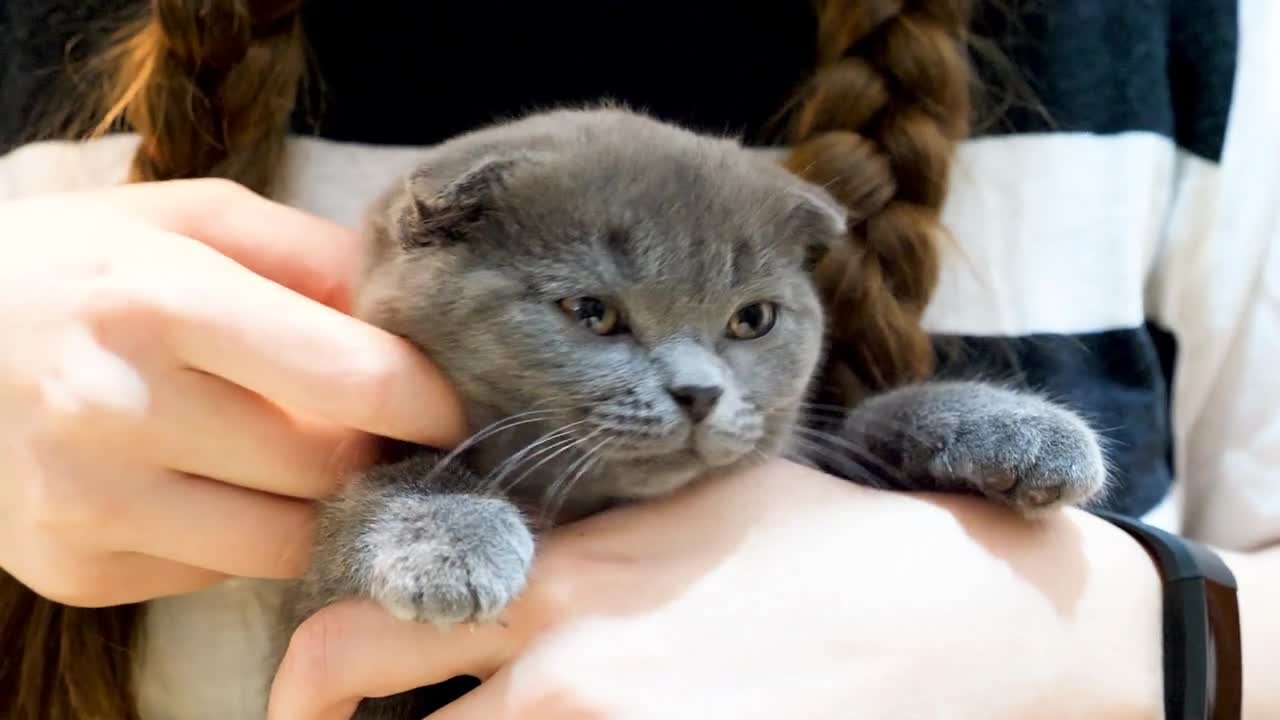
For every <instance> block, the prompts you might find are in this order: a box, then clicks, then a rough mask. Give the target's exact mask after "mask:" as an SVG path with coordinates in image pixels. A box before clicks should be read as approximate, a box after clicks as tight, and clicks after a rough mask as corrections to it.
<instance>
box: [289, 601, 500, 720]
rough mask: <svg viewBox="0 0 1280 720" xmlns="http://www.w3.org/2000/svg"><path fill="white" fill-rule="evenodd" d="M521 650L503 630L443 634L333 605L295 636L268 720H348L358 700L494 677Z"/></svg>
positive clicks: (378, 611)
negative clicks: (464, 679) (459, 679)
mask: <svg viewBox="0 0 1280 720" xmlns="http://www.w3.org/2000/svg"><path fill="white" fill-rule="evenodd" d="M521 645H522V642H521V640H520V637H519V633H518V632H517V631H515V630H512V629H508V628H506V627H503V626H502V625H498V624H485V625H463V626H458V627H454V628H450V629H447V630H446V629H440V628H437V627H435V626H433V625H424V624H421V623H415V622H409V621H404V620H397V619H396V618H394V617H392V616H391V615H390V614H388V613H387V612H386V611H384V610H383V609H382V608H380V607H378V606H377V605H375V604H373V603H370V602H366V601H354V600H353V601H344V602H340V603H337V604H334V605H330V606H328V607H326V608H324V609H323V610H321V611H319V612H318V613H316V614H315V615H313V616H311V617H310V618H308V619H307V621H306V622H304V623H303V624H302V625H301V626H300V627H299V628H298V630H297V632H295V633H294V635H293V638H292V639H291V641H290V642H289V648H288V650H287V652H286V653H285V657H284V660H283V661H282V662H281V663H280V667H279V669H278V670H277V673H276V677H275V680H274V682H273V684H272V688H271V696H270V702H269V706H268V711H267V717H268V720H349V718H350V717H351V715H352V713H354V712H355V709H356V705H357V704H359V702H360V700H361V699H363V698H367V697H387V696H389V695H395V694H398V693H402V692H407V691H409V690H413V689H415V688H419V687H423V686H426V685H434V684H436V683H441V682H444V681H446V680H449V679H451V678H455V677H459V676H463V675H469V676H473V677H480V678H484V677H488V676H489V675H491V674H493V673H494V672H495V671H496V670H497V668H499V667H500V666H501V665H502V664H503V663H504V662H506V661H507V659H509V658H510V657H511V656H512V655H513V653H514V652H516V650H517V648H518V647H519V646H521Z"/></svg>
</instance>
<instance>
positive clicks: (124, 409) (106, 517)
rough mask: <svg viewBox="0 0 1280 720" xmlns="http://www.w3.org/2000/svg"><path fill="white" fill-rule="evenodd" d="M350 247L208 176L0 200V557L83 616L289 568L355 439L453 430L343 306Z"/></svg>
mask: <svg viewBox="0 0 1280 720" xmlns="http://www.w3.org/2000/svg"><path fill="white" fill-rule="evenodd" d="M358 252H359V251H358V247H357V239H356V237H355V236H354V234H353V233H351V232H350V231H349V230H346V229H343V228H341V227H339V226H337V225H335V224H332V223H330V222H327V221H324V220H320V219H318V218H314V217H310V216H308V215H306V214H304V213H301V212H298V211H295V210H292V209H289V208H286V207H283V206H280V205H277V204H274V203H271V202H268V201H267V200H265V199H263V198H261V197H259V196H257V195H254V194H252V193H250V192H249V191H247V190H245V189H242V188H240V187H239V186H236V185H233V184H231V183H228V182H225V181H216V180H199V181H179V182H172V183H156V184H145V185H135V186H127V187H120V188H113V189H110V190H105V191H98V192H89V193H77V194H67V195H53V196H42V197H37V198H30V199H25V200H20V201H16V202H10V203H7V204H4V205H0V337H2V338H3V339H2V340H0V428H3V435H0V437H2V438H3V440H2V441H0V567H2V568H3V569H4V570H5V571H7V572H9V573H10V574H11V575H13V576H15V577H16V578H18V580H19V581H21V582H23V583H25V584H26V585H28V586H29V587H31V588H32V589H34V590H35V591H36V592H38V593H40V594H42V595H45V596H47V597H49V598H51V599H53V600H57V601H60V602H63V603H67V604H72V605H84V606H101V605H113V604H118V603H124V602H132V601H140V600H145V599H150V598H153V597H157V596H162V595H167V594H172V593H179V592H184V591H189V590H194V589H197V588H200V587H202V586H205V585H208V584H210V583H213V582H216V581H217V580H219V579H221V578H223V577H224V576H227V575H238V576H251V577H288V576H293V575H296V574H297V573H299V572H300V571H301V570H302V569H303V567H304V566H305V563H306V562H307V550H308V547H309V543H310V530H311V528H310V524H311V519H312V509H311V503H309V502H307V501H306V499H307V498H315V497H318V496H321V495H325V494H328V493H330V492H332V491H333V489H334V486H335V484H336V481H337V479H338V476H339V471H340V469H341V467H342V466H343V465H344V464H347V463H350V462H355V461H356V459H357V458H358V457H359V456H360V454H361V451H362V449H363V448H364V447H366V446H367V444H368V443H367V442H366V437H367V436H365V435H363V434H362V433H361V432H359V431H365V432H369V433H377V434H383V435H389V436H394V437H399V438H402V439H407V440H414V441H420V442H425V443H449V442H452V441H454V440H455V439H457V436H458V435H459V434H460V433H461V429H462V428H461V422H460V419H459V417H458V414H459V413H458V409H457V405H456V403H455V401H454V398H453V396H452V395H451V393H450V391H449V389H448V388H447V386H446V385H445V383H444V382H443V381H442V378H441V377H440V375H439V374H438V373H437V372H435V371H434V370H433V369H432V368H431V367H430V366H429V365H428V364H427V363H426V361H425V360H424V359H423V358H422V356H421V355H420V354H419V353H417V352H415V351H414V350H413V349H411V348H410V347H409V346H408V345H407V343H404V342H403V341H401V340H399V339H398V338H394V337H392V336H390V335H389V334H386V333H383V332H381V331H378V330H376V329H374V328H372V327H370V326H368V325H365V324H363V323H361V322H358V321H357V320H354V319H352V318H350V317H349V316H347V315H345V314H343V312H342V311H343V310H345V309H346V306H347V303H348V295H349V280H350V279H351V277H352V276H353V271H354V267H355V263H356V262H357V261H358V257H357V253H358Z"/></svg>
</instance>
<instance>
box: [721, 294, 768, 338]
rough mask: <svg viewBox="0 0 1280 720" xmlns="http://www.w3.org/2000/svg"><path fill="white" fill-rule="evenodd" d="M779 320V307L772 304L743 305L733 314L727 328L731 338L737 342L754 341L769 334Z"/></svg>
mask: <svg viewBox="0 0 1280 720" xmlns="http://www.w3.org/2000/svg"><path fill="white" fill-rule="evenodd" d="M777 320H778V306H777V305H776V304H774V303H771V302H757V303H751V304H750V305H743V306H742V307H740V308H738V312H736V313H734V314H733V318H732V319H731V320H729V327H728V328H727V330H728V334H729V337H731V338H734V339H736V340H753V339H755V338H758V337H761V336H763V335H767V334H769V331H770V330H772V329H773V324H774V323H775V322H777Z"/></svg>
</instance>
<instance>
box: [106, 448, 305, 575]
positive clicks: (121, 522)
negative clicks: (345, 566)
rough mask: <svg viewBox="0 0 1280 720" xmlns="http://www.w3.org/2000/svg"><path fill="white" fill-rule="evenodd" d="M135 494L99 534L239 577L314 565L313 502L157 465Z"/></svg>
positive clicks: (119, 545) (112, 543)
mask: <svg viewBox="0 0 1280 720" xmlns="http://www.w3.org/2000/svg"><path fill="white" fill-rule="evenodd" d="M132 493H133V499H132V501H131V502H129V503H127V504H124V505H123V507H122V508H121V509H120V510H119V511H118V515H117V517H115V518H113V519H109V520H106V521H105V522H104V527H103V528H102V529H101V530H100V532H101V535H102V536H101V537H99V538H96V541H98V542H101V543H102V544H104V545H106V546H107V547H112V548H115V549H119V550H124V551H131V552H134V553H138V554H142V555H149V556H153V557H156V558H161V559H163V560H166V561H171V562H174V563H178V564H181V565H187V566H193V567H198V568H204V569H206V570H208V571H213V572H215V573H219V574H225V575H234V576H237V577H254V578H292V577H297V576H298V575H299V574H300V573H301V572H302V571H303V570H304V569H305V568H306V564H307V561H308V559H309V548H310V545H311V538H312V531H313V527H314V522H315V509H314V506H313V504H312V503H310V502H307V501H304V500H296V499H292V498H285V497H280V496H277V495H269V494H267V493H262V492H257V491H255V490H248V489H245V488H241V487H236V486H234V485H227V484H225V483H221V482H216V481H213V480H207V479H204V478H198V477H193V476H190V475H184V474H182V473H175V472H157V473H155V474H154V475H153V476H151V477H148V478H146V479H145V480H142V481H141V482H138V483H137V484H136V485H135V486H134V488H132Z"/></svg>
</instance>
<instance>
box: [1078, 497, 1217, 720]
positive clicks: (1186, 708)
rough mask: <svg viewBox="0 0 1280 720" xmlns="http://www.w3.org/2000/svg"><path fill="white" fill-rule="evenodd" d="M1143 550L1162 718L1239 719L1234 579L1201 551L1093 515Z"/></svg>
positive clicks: (1146, 528)
mask: <svg viewBox="0 0 1280 720" xmlns="http://www.w3.org/2000/svg"><path fill="white" fill-rule="evenodd" d="M1094 514H1095V515H1097V516H1098V517H1101V518H1103V519H1105V520H1107V521H1109V522H1111V523H1112V524H1114V525H1116V526H1118V527H1120V528H1121V529H1123V530H1125V531H1126V532H1128V533H1129V534H1130V535H1132V536H1133V537H1134V538H1135V539H1137V541H1138V542H1139V543H1141V544H1142V546H1143V547H1144V548H1146V550H1147V552H1148V553H1149V554H1150V555H1151V557H1152V559H1153V560H1154V561H1155V563H1156V565H1157V566H1158V568H1159V570H1160V577H1161V579H1162V580H1163V582H1164V596H1163V597H1164V708H1165V720H1240V712H1241V683H1242V678H1241V668H1240V666H1241V656H1240V611H1239V605H1238V603H1237V600H1236V579H1235V575H1233V574H1232V573H1231V569H1230V568H1228V567H1227V565H1226V563H1224V562H1223V561H1222V559H1221V558H1219V557H1218V556H1217V554H1215V553H1214V552H1213V551H1212V550H1210V549H1209V548H1207V547H1205V546H1203V545H1201V544H1199V543H1196V542H1194V541H1191V540H1187V539H1186V538H1183V537H1179V536H1178V535H1174V534H1172V533H1168V532H1165V531H1163V530H1160V529H1159V528H1155V527H1151V526H1150V525H1147V524H1145V523H1141V522H1138V521H1136V520H1133V519H1131V518H1127V517H1124V516H1123V515H1117V514H1115V513H1110V512H1103V511H1095V512H1094Z"/></svg>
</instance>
